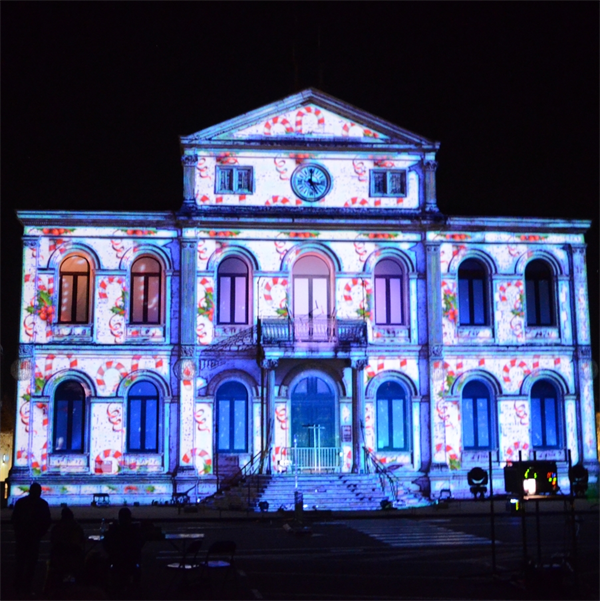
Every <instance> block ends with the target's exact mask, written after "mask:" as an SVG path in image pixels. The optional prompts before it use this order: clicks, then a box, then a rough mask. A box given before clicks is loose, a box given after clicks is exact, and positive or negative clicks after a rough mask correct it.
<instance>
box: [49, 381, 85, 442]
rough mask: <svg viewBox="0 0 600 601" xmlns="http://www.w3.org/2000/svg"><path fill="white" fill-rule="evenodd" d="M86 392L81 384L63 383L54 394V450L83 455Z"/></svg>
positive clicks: (73, 382)
mask: <svg viewBox="0 0 600 601" xmlns="http://www.w3.org/2000/svg"><path fill="white" fill-rule="evenodd" d="M84 424H85V391H84V390H83V387H82V386H81V384H79V382H75V381H73V380H70V381H66V382H62V383H61V384H59V385H58V386H57V388H56V392H55V393H54V430H53V450H54V452H55V453H59V452H60V453H83V444H84Z"/></svg>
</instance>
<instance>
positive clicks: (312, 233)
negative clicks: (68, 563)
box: [10, 90, 598, 504]
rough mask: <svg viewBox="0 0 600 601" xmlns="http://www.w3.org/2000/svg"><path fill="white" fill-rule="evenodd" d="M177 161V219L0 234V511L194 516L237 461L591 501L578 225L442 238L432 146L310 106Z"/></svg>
mask: <svg viewBox="0 0 600 601" xmlns="http://www.w3.org/2000/svg"><path fill="white" fill-rule="evenodd" d="M181 146H182V163H183V174H184V183H183V192H184V198H183V205H182V208H181V210H180V211H179V212H176V213H174V212H167V211H164V212H145V213H131V212H119V211H114V212H89V211H81V212H68V213H67V212H52V213H49V212H41V211H36V212H34V211H20V212H19V213H18V215H19V219H20V220H21V222H22V224H23V226H24V236H23V241H24V245H23V280H22V317H21V333H20V336H21V339H20V342H21V346H20V358H19V360H20V373H19V381H18V392H17V394H18V401H17V423H16V433H15V456H14V460H13V461H14V462H13V469H12V471H11V476H10V496H11V499H12V500H14V499H15V498H17V497H18V496H20V495H21V494H23V493H24V491H26V490H27V488H28V486H29V483H30V482H31V480H32V479H34V478H35V479H37V480H39V481H40V483H41V484H42V486H43V487H44V491H45V492H44V494H45V497H46V498H47V499H48V501H49V502H50V503H53V504H59V503H60V502H65V501H67V500H68V501H69V502H70V503H85V504H88V503H89V502H90V501H91V499H92V495H93V494H95V493H109V494H111V495H112V497H113V498H114V499H116V500H117V501H121V502H123V501H127V502H134V501H139V502H140V503H150V502H152V501H161V502H162V501H165V500H168V499H170V498H171V495H172V493H173V492H181V491H192V493H191V494H193V495H196V496H197V497H198V498H202V497H204V496H206V495H209V494H211V493H213V492H214V491H215V490H216V488H217V486H218V484H219V483H221V482H223V481H224V480H226V479H227V478H228V477H231V476H232V475H233V474H235V473H236V471H237V470H239V468H241V467H243V466H245V465H247V464H248V463H249V462H252V465H253V466H256V469H258V470H259V471H262V472H265V473H271V474H273V477H277V476H278V475H281V477H284V476H285V474H289V473H290V470H293V469H296V468H298V469H300V470H302V471H338V472H348V473H357V472H363V471H365V470H368V469H370V466H372V464H373V463H377V464H378V465H379V466H384V467H385V468H386V469H387V470H389V471H390V472H392V473H393V474H394V475H395V477H396V478H398V479H400V480H404V481H406V482H411V483H415V482H416V483H418V485H419V489H420V491H421V494H422V495H423V496H424V497H429V496H431V497H435V496H436V495H437V494H438V493H439V491H440V490H442V489H450V490H452V494H453V495H454V496H455V497H460V496H466V495H468V494H469V491H468V484H467V479H466V474H467V472H468V471H469V470H470V469H471V468H472V467H474V466H482V467H486V468H487V466H488V462H489V461H490V457H491V461H492V465H493V470H494V472H493V473H494V488H495V490H496V491H498V492H502V490H503V479H502V468H503V467H504V466H505V465H506V463H507V462H511V461H514V460H516V459H518V457H519V456H521V457H522V458H524V459H526V458H533V456H534V454H535V456H536V457H537V458H538V459H541V458H547V459H553V460H556V461H557V464H558V466H559V483H560V485H561V486H562V487H563V488H564V487H568V478H567V466H568V457H569V454H570V457H571V461H572V463H573V464H576V463H582V464H583V465H585V466H586V467H587V468H589V469H590V470H591V473H592V478H595V475H596V474H597V471H598V470H597V465H598V463H597V444H596V428H595V416H594V400H593V388H592V359H591V348H590V328H589V316H588V302H587V279H586V261H585V242H584V234H585V232H586V231H587V229H588V228H589V225H590V223H589V222H587V221H574V220H561V219H537V218H532V219H524V218H518V219H516V218H509V217H494V218H489V217H486V218H479V217H451V216H446V215H443V214H441V213H440V211H439V210H438V207H437V202H436V188H435V172H436V162H435V159H436V152H437V150H438V147H439V144H438V143H437V142H432V141H430V140H427V139H425V138H423V137H421V136H418V135H415V134H413V133H411V132H408V131H406V130H404V129H401V128H399V127H397V126H395V125H392V124H390V123H388V122H385V121H383V120H381V119H379V118H377V117H374V116H372V115H370V114H368V113H365V112H363V111H361V110H358V109H356V108H354V107H352V106H349V105H347V104H345V103H343V102H341V101H339V100H337V99H335V98H332V97H330V96H328V95H326V94H323V93H321V92H318V91H315V90H306V91H304V92H301V93H299V94H297V95H294V96H291V97H288V98H286V99H284V100H282V101H279V102H276V103H274V104H271V105H268V106H266V107H263V108H261V109H258V110H255V111H252V112H250V113H247V114H245V115H242V116H240V117H237V118H234V119H232V120H230V121H227V122H225V123H222V124H219V125H217V126H214V127H211V128H208V129H206V130H203V131H200V132H198V133H196V134H193V135H190V136H184V137H182V138H181Z"/></svg>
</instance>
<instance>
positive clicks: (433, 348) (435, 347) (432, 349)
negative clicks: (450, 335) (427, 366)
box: [429, 344, 442, 357]
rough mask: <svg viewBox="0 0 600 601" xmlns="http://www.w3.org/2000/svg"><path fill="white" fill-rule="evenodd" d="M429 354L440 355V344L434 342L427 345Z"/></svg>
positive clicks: (432, 355)
mask: <svg viewBox="0 0 600 601" xmlns="http://www.w3.org/2000/svg"><path fill="white" fill-rule="evenodd" d="M429 355H430V356H431V357H441V356H442V345H441V344H434V345H432V346H430V347H429Z"/></svg>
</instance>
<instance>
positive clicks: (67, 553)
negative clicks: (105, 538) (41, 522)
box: [46, 507, 85, 589]
mask: <svg viewBox="0 0 600 601" xmlns="http://www.w3.org/2000/svg"><path fill="white" fill-rule="evenodd" d="M50 543H51V545H52V547H51V549H50V564H49V566H48V568H49V569H48V581H47V583H46V586H47V588H48V589H51V588H53V587H55V586H60V585H61V584H62V583H63V582H64V581H65V580H68V581H70V582H72V581H77V582H79V581H80V580H81V577H82V574H83V561H84V558H85V534H84V532H83V528H82V527H81V526H80V525H79V524H78V523H77V522H76V521H75V516H74V515H73V512H72V511H71V510H70V509H69V508H68V507H63V510H62V511H61V518H60V521H59V522H58V523H57V524H55V525H54V527H53V528H52V531H51V532H50Z"/></svg>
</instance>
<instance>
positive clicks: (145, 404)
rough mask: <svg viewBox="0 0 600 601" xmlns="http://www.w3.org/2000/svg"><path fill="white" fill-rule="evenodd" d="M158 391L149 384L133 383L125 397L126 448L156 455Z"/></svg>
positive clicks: (143, 382) (142, 382)
mask: <svg viewBox="0 0 600 601" xmlns="http://www.w3.org/2000/svg"><path fill="white" fill-rule="evenodd" d="M158 409H159V404H158V391H157V390H156V386H154V384H152V383H151V382H145V381H141V382H135V383H134V384H133V386H132V387H131V388H130V389H129V393H128V395H127V448H128V450H129V451H130V452H136V453H158V430H159V419H158V416H159V413H158Z"/></svg>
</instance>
